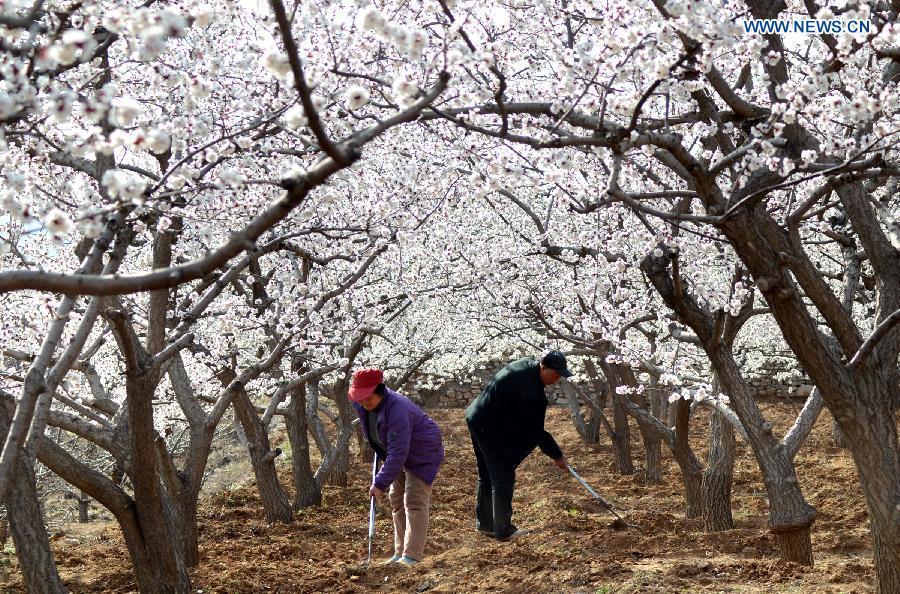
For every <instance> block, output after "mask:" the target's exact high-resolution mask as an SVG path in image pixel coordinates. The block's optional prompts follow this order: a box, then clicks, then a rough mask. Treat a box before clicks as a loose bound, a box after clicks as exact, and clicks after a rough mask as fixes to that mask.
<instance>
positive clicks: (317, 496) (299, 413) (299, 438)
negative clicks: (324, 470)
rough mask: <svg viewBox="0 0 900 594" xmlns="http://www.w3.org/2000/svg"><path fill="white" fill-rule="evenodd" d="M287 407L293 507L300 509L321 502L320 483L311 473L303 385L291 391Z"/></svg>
mask: <svg viewBox="0 0 900 594" xmlns="http://www.w3.org/2000/svg"><path fill="white" fill-rule="evenodd" d="M288 407H289V414H288V415H287V416H286V417H285V424H286V427H287V435H288V440H290V442H291V451H292V452H293V457H292V459H291V464H292V469H293V473H294V488H295V492H294V509H301V508H304V507H311V506H314V505H319V504H321V503H322V484H321V482H320V481H318V480H316V477H315V475H314V474H313V470H312V461H311V459H310V449H309V423H308V421H307V419H306V386H305V385H301V386H299V387H298V388H296V389H295V390H294V391H293V392H292V393H291V399H290V402H289V403H288Z"/></svg>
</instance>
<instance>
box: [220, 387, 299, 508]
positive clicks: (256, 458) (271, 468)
mask: <svg viewBox="0 0 900 594" xmlns="http://www.w3.org/2000/svg"><path fill="white" fill-rule="evenodd" d="M229 381H230V380H229ZM232 404H233V405H234V410H235V412H236V413H237V415H238V418H239V419H240V422H241V427H243V429H244V434H245V435H246V436H247V452H248V453H249V454H250V463H251V465H252V466H253V474H254V476H255V477H256V487H257V489H258V490H259V498H260V500H261V501H262V504H263V509H264V510H265V512H266V521H267V522H269V523H272V522H282V523H285V524H289V523H291V522H293V521H294V512H293V510H292V509H291V502H290V500H289V499H288V495H287V492H286V491H285V490H284V487H283V486H282V485H281V481H279V480H278V471H277V470H276V468H275V458H276V457H277V456H278V454H280V453H281V450H273V449H272V446H271V443H270V442H269V433H268V431H266V428H265V426H264V425H263V423H262V421H261V420H260V418H259V416H258V415H257V414H256V410H255V409H254V408H253V403H252V402H251V401H250V397H249V396H247V392H246V391H244V389H243V388H242V389H239V390H238V391H237V393H236V394H235V395H234V400H233V401H232Z"/></svg>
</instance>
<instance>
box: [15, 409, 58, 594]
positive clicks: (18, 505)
mask: <svg viewBox="0 0 900 594" xmlns="http://www.w3.org/2000/svg"><path fill="white" fill-rule="evenodd" d="M10 422H11V415H10V414H9V411H7V409H6V408H4V407H0V437H6V435H7V433H9V429H10ZM6 513H7V516H8V518H7V517H4V518H2V524H3V526H2V528H3V530H2V531H3V532H4V534H3V538H2V541H3V542H5V541H6V534H5V533H6V530H5V528H6V522H7V519H8V521H9V527H10V529H11V532H12V537H13V542H14V543H15V545H16V555H17V556H18V558H19V567H20V569H21V571H22V578H23V579H24V581H25V589H26V591H28V592H29V594H32V593H33V594H39V593H44V592H48V593H50V594H56V593H59V594H65V592H67V591H68V590H66V587H65V586H64V585H63V583H62V580H61V579H60V577H59V571H57V569H56V562H55V561H54V560H53V553H52V552H51V551H50V539H49V538H47V530H46V528H45V527H44V514H43V510H42V509H41V502H40V499H39V498H38V493H37V488H36V487H35V475H34V459H33V458H32V457H31V456H29V455H27V454H20V455H19V456H18V457H17V458H16V461H15V465H14V467H13V473H12V475H11V482H10V485H9V491H8V494H7V497H6ZM0 546H2V545H0Z"/></svg>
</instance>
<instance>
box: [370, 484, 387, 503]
mask: <svg viewBox="0 0 900 594" xmlns="http://www.w3.org/2000/svg"><path fill="white" fill-rule="evenodd" d="M383 495H384V491H382V490H381V489H379V488H378V487H376V486H375V485H372V486H371V487H369V497H374V498H375V501H379V500H381V497H382V496H383Z"/></svg>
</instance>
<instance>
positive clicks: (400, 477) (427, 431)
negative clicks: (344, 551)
mask: <svg viewBox="0 0 900 594" xmlns="http://www.w3.org/2000/svg"><path fill="white" fill-rule="evenodd" d="M348 396H349V398H350V401H351V402H353V406H354V408H356V412H357V414H359V422H360V425H361V426H362V430H363V434H364V435H365V436H366V439H368V440H369V444H370V445H371V446H372V449H373V450H375V453H376V454H377V455H378V458H379V459H381V460H384V464H382V466H381V470H379V471H378V474H377V475H375V480H374V482H373V483H372V485H371V486H370V487H369V495H370V496H372V497H375V499H381V496H382V495H384V492H385V491H387V488H388V487H390V488H391V490H390V493H389V499H390V502H391V509H392V511H393V517H394V556H393V557H391V559H390V560H391V561H398V562H400V563H403V564H405V565H413V564H415V563H418V562H419V561H421V560H422V555H423V553H424V552H425V536H426V533H427V532H428V512H429V507H430V506H431V484H432V483H433V482H434V479H435V477H436V476H437V473H438V468H440V466H441V462H442V461H443V460H444V445H443V443H442V441H441V430H440V429H439V428H438V426H437V423H435V422H434V421H433V420H431V419H430V418H429V417H428V415H426V414H425V413H424V412H423V411H422V409H421V408H419V407H418V406H416V405H415V404H413V402H412V401H411V400H409V399H408V398H407V397H406V396H403V395H401V394H398V393H397V392H394V391H393V390H389V389H388V388H386V387H385V385H384V374H383V373H382V371H381V370H380V369H360V370H358V371H357V372H356V373H354V374H353V380H352V382H351V384H350V392H349V394H348Z"/></svg>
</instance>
